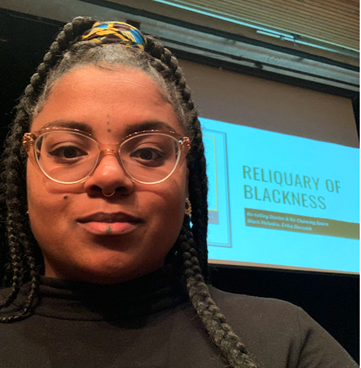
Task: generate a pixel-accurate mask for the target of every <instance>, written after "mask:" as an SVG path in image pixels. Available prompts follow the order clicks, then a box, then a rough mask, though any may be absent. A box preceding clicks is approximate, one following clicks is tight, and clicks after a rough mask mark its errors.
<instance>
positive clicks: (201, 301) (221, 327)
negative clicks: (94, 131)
mask: <svg viewBox="0 0 361 368" xmlns="http://www.w3.org/2000/svg"><path fill="white" fill-rule="evenodd" d="M195 247H196V243H195V241H194V239H193V234H192V232H191V230H190V227H189V220H187V219H186V218H185V220H184V223H183V227H182V231H181V235H180V252H181V254H182V257H183V260H184V263H183V267H184V275H185V277H186V283H187V288H188V293H189V297H190V300H191V302H192V304H193V306H194V308H195V310H196V312H197V314H198V316H199V318H200V320H201V321H202V324H203V325H204V327H205V328H206V330H207V332H208V335H209V337H210V338H211V340H212V341H213V343H214V344H215V345H216V346H217V348H218V349H219V350H220V351H221V352H222V354H223V356H224V357H225V358H226V360H227V362H228V363H229V364H230V365H231V367H233V368H246V367H247V368H257V367H259V365H258V364H257V363H255V361H254V360H253V359H252V358H251V357H250V356H249V354H248V353H247V350H246V347H245V346H244V344H242V342H241V341H240V339H239V337H238V336H237V335H236V334H235V333H234V332H233V330H232V327H231V326H230V325H229V324H228V323H227V321H226V317H225V316H224V315H223V314H222V312H221V311H220V309H219V308H218V307H217V306H216V304H215V303H214V301H213V299H212V297H211V295H210V293H209V290H208V287H207V285H206V284H205V283H204V279H203V276H202V271H201V268H200V265H199V261H198V257H197V251H196V249H195Z"/></svg>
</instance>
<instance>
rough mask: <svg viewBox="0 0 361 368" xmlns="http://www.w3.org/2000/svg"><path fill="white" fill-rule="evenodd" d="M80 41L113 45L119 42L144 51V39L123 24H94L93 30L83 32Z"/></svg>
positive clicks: (137, 31) (130, 27)
mask: <svg viewBox="0 0 361 368" xmlns="http://www.w3.org/2000/svg"><path fill="white" fill-rule="evenodd" d="M82 41H91V42H97V43H102V44H105V43H113V42H119V41H121V42H122V43H124V45H125V46H127V47H138V48H140V49H141V50H144V46H145V44H146V39H145V38H144V37H143V35H142V34H141V33H140V32H139V30H138V29H137V28H135V27H133V26H131V25H130V24H127V23H123V22H96V23H94V24H93V28H91V29H89V30H88V31H86V32H84V34H83V36H82Z"/></svg>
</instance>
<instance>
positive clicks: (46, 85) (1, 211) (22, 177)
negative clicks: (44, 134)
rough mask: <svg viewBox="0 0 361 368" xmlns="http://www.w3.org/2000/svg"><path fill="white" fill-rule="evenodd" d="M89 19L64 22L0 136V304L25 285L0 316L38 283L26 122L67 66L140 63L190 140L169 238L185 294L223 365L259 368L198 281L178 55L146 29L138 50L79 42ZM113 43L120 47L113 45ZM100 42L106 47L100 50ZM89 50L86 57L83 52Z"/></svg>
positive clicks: (188, 113)
mask: <svg viewBox="0 0 361 368" xmlns="http://www.w3.org/2000/svg"><path fill="white" fill-rule="evenodd" d="M94 22H95V20H94V19H92V18H90V17H77V18H75V19H73V21H72V22H70V23H68V24H66V25H65V26H64V28H63V30H62V31H61V32H60V33H59V35H58V36H57V38H56V40H55V41H54V42H53V44H52V45H51V47H50V50H49V52H47V53H46V54H45V56H44V59H43V61H42V63H41V64H40V65H39V66H38V68H37V71H36V73H35V74H34V75H33V76H32V78H31V80H30V84H29V85H28V86H27V87H26V89H25V92H24V94H23V96H22V98H21V100H20V102H19V104H18V106H17V114H16V117H15V120H14V123H13V125H12V129H11V131H10V134H9V136H8V138H7V140H6V143H5V149H4V152H3V155H2V162H1V165H2V167H1V169H2V170H1V178H0V179H1V180H0V186H1V195H0V226H2V227H3V228H1V229H0V234H1V235H0V236H2V237H3V239H1V241H0V280H3V286H10V290H11V292H10V294H9V295H8V296H7V298H6V299H5V301H4V302H2V303H1V304H0V309H2V308H6V307H8V306H9V305H10V304H11V303H12V302H13V301H14V300H15V299H16V298H17V296H18V294H19V290H20V288H21V286H22V285H23V284H24V283H25V282H30V288H29V292H28V295H27V297H26V299H25V301H24V303H23V305H22V307H21V308H20V309H19V311H17V312H14V313H12V314H11V315H6V316H5V317H0V322H1V323H9V322H14V321H17V320H20V319H24V318H26V317H28V316H29V315H31V312H32V306H33V305H34V303H35V298H36V292H37V289H38V286H39V274H40V271H39V270H40V268H41V267H42V262H43V261H42V257H41V254H40V250H39V247H38V246H37V245H36V240H35V239H34V237H33V235H32V232H31V229H30V224H29V219H28V216H27V195H26V162H27V156H26V153H25V152H24V150H23V148H22V137H23V135H24V134H25V133H27V132H28V131H29V130H30V124H31V121H32V119H33V117H34V116H35V115H36V114H37V112H38V111H39V110H41V108H42V104H43V103H44V102H45V101H46V97H47V95H48V93H49V90H50V89H51V86H52V83H54V81H55V80H57V79H58V78H59V77H60V76H61V75H63V74H65V73H66V72H67V71H68V70H70V69H71V68H72V67H74V65H80V64H82V63H83V64H85V63H88V64H89V63H95V64H96V63H97V62H103V63H104V62H105V63H110V64H111V63H115V64H117V63H118V64H119V63H120V64H124V65H127V66H134V67H138V68H141V69H143V70H144V71H145V72H146V73H148V74H149V75H150V76H151V77H152V78H154V79H155V81H156V82H157V83H158V84H159V85H160V86H161V87H163V89H164V90H165V91H166V92H167V93H168V95H169V97H170V99H171V102H172V105H173V107H174V109H175V111H176V112H177V113H178V115H179V117H180V120H181V121H182V122H183V123H184V125H185V129H186V134H187V135H188V136H189V137H190V138H191V141H192V144H191V150H190V152H189V153H188V155H187V165H188V169H189V199H190V201H191V203H192V214H191V216H190V218H189V217H188V216H185V219H184V223H183V226H182V230H181V233H180V235H179V238H178V241H177V242H176V245H175V247H176V246H177V247H178V248H177V249H176V251H177V256H178V257H182V259H183V270H184V276H185V280H186V283H187V288H188V292H189V297H190V300H191V302H192V304H193V306H194V308H195V310H196V312H197V314H198V316H199V318H200V320H201V322H202V324H203V325H204V327H205V328H206V330H207V332H208V334H209V336H210V338H211V340H212V342H213V343H214V344H215V345H216V346H217V348H218V349H219V350H220V351H221V353H222V354H223V356H224V358H225V360H226V361H227V363H228V364H229V366H231V367H234V368H242V367H247V368H256V367H259V365H257V364H256V363H255V361H254V360H253V359H252V358H251V357H250V356H249V354H248V353H247V351H246V348H245V346H244V345H243V344H242V343H241V341H240V339H239V337H238V336H237V335H236V334H235V333H234V332H233V331H232V328H231V327H230V326H229V325H228V324H227V322H226V318H225V316H224V315H223V314H222V313H221V311H220V310H219V308H218V307H217V306H216V305H215V303H214V301H213V300H212V298H211V296H210V293H209V290H208V287H207V285H206V283H205V281H206V282H208V281H209V271H208V266H207V243H206V237H207V223H208V215H207V175H206V162H205V156H204V146H203V142H202V132H201V127H200V123H199V120H198V116H197V112H196V109H195V105H194V102H193V100H192V97H191V91H190V88H189V87H188V86H187V83H186V81H185V79H184V76H183V73H182V71H181V69H180V67H179V65H178V61H177V59H176V58H175V57H174V56H173V55H172V53H171V52H170V51H169V50H168V49H166V48H165V47H164V46H163V45H162V44H161V43H160V42H158V41H157V40H155V39H154V38H152V37H150V36H144V38H145V40H146V42H145V48H144V51H142V50H139V49H133V48H131V49H130V48H125V47H123V46H122V45H121V42H120V43H117V44H112V45H106V47H99V45H97V44H95V43H92V42H79V41H80V39H81V36H82V34H83V33H84V32H85V31H87V30H89V29H90V28H92V26H93V24H94ZM117 48H118V50H119V48H121V49H122V51H121V52H120V53H119V52H117ZM104 49H108V51H101V50H104ZM109 50H110V51H109ZM106 53H107V55H108V56H106ZM89 54H92V55H93V56H92V57H90V58H89ZM109 55H110V56H109ZM121 55H123V56H121ZM74 60H75V61H74ZM89 60H90V61H89ZM190 222H191V223H192V227H191V226H190ZM172 251H173V252H174V251H175V249H173V250H172Z"/></svg>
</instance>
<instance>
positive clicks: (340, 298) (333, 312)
mask: <svg viewBox="0 0 361 368" xmlns="http://www.w3.org/2000/svg"><path fill="white" fill-rule="evenodd" d="M61 26H62V25H61V24H60V23H57V22H52V21H47V20H44V19H38V18H35V17H28V16H25V15H21V14H16V13H11V12H8V11H4V10H0V67H1V73H0V85H1V88H0V101H1V103H0V144H1V145H2V143H1V142H3V140H4V138H5V136H6V134H7V132H8V125H9V124H10V122H11V120H12V118H13V115H12V108H13V107H14V105H15V104H16V100H17V99H18V97H19V96H20V95H21V93H22V91H23V90H24V88H25V87H26V86H27V84H28V83H29V79H30V76H31V75H32V74H33V73H34V71H35V69H36V67H37V65H38V64H39V62H40V61H41V59H42V57H43V55H44V53H45V50H47V49H48V48H49V46H50V44H51V42H52V41H53V40H54V38H55V36H56V34H57V33H58V31H59V30H60V28H61ZM212 280H213V284H214V285H215V286H216V287H218V288H220V289H223V290H226V291H230V292H234V293H245V294H250V295H257V296H266V297H272V298H280V299H284V300H287V301H290V302H292V303H294V304H297V305H299V306H301V307H303V308H304V309H305V310H306V311H307V312H308V313H309V314H310V315H311V316H312V317H313V318H314V319H316V320H317V321H318V322H319V323H320V324H321V325H322V326H323V327H325V328H326V329H327V330H328V331H329V332H330V333H331V334H332V335H333V336H334V337H335V338H336V339H337V340H338V341H339V342H340V343H341V344H342V345H343V346H344V347H345V348H346V349H347V350H348V351H349V353H350V354H351V355H352V356H353V357H354V359H355V360H357V361H358V360H359V342H358V341H359V333H358V320H359V308H358V305H359V303H358V298H359V280H358V277H357V276H350V275H331V274H319V273H302V272H290V271H279V270H265V269H247V268H232V267H217V268H213V269H212Z"/></svg>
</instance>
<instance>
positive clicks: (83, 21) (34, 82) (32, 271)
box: [0, 17, 94, 322]
mask: <svg viewBox="0 0 361 368" xmlns="http://www.w3.org/2000/svg"><path fill="white" fill-rule="evenodd" d="M93 23H94V20H93V19H91V18H89V17H85V18H83V17H78V18H75V19H74V20H73V21H72V22H71V23H68V24H66V25H65V26H64V28H63V30H62V31H61V32H60V33H59V35H58V36H57V38H56V40H55V41H54V42H53V43H52V45H51V47H50V51H49V52H48V53H46V54H45V56H44V59H43V62H42V63H41V64H40V65H39V66H38V68H37V71H36V73H35V74H34V75H33V76H32V77H31V79H30V84H29V85H28V86H27V87H26V89H25V92H24V95H23V97H22V99H21V101H20V103H19V105H18V106H17V115H16V118H15V120H14V123H13V126H12V130H11V133H10V135H9V137H8V139H7V141H6V146H5V150H4V153H3V155H2V158H3V160H2V174H1V179H2V180H1V183H2V189H3V190H2V193H3V197H2V198H1V199H0V200H1V202H2V206H3V207H6V208H7V217H6V219H4V220H5V224H6V225H5V229H6V234H7V238H8V249H1V250H0V251H1V252H4V254H9V255H10V257H7V259H6V255H0V259H2V258H3V261H5V260H6V261H7V262H8V263H7V265H4V267H5V268H6V270H2V272H1V273H2V274H3V277H5V276H8V274H11V277H12V281H11V282H10V285H11V287H12V290H11V293H10V294H9V295H8V297H7V299H6V300H5V301H4V302H3V303H1V304H0V309H1V308H5V307H7V306H8V305H10V304H11V303H12V302H13V301H14V300H15V299H16V297H17V295H18V293H19V290H20V287H21V286H22V284H23V281H24V274H25V272H26V271H27V270H28V273H29V279H30V280H31V286H30V291H29V294H28V296H27V298H26V300H25V302H24V304H23V308H22V310H21V311H20V312H18V313H16V314H13V315H12V316H9V317H3V318H1V319H0V322H12V321H15V320H18V319H21V318H24V317H26V316H27V314H28V313H29V310H30V307H31V305H32V303H33V300H34V298H35V295H36V290H37V288H38V284H39V281H38V270H37V266H36V261H35V257H34V254H33V251H32V247H31V243H30V241H29V239H33V237H32V234H31V231H30V227H29V220H28V218H27V215H26V211H27V209H26V207H27V206H26V203H27V200H26V173H25V168H26V164H25V162H26V154H25V153H24V151H23V149H22V145H21V142H22V137H23V135H24V133H26V132H28V131H29V124H30V122H29V121H30V118H31V116H30V115H31V114H32V112H33V108H34V105H35V102H36V100H37V99H38V97H39V94H40V93H41V91H42V88H43V84H44V82H45V80H46V78H47V76H48V73H49V70H50V69H51V68H52V67H54V66H55V65H56V64H57V62H58V61H59V60H60V59H61V58H62V53H63V52H64V51H66V50H67V49H68V48H69V47H70V46H71V45H72V44H74V43H75V42H76V41H77V39H78V38H79V36H81V35H82V34H83V33H84V32H85V31H86V30H87V29H89V28H90V27H91V26H92V24H93ZM4 204H5V206H4ZM2 248H4V245H2ZM3 264H5V262H4V263H3ZM9 271H10V272H9Z"/></svg>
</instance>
